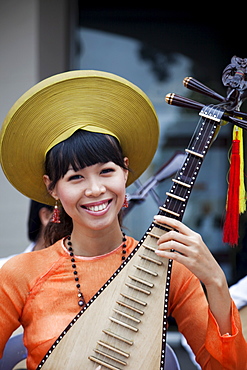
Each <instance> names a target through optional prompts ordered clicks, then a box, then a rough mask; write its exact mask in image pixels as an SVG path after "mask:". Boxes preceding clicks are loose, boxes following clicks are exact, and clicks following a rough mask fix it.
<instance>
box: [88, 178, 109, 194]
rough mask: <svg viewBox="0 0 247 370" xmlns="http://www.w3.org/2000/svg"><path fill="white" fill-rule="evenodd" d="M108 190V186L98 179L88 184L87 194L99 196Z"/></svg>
mask: <svg viewBox="0 0 247 370" xmlns="http://www.w3.org/2000/svg"><path fill="white" fill-rule="evenodd" d="M105 192H106V188H105V186H104V185H103V184H101V183H98V182H97V181H92V182H90V183H89V184H88V185H87V188H86V190H85V195H86V196H87V197H98V196H99V195H101V194H104V193H105Z"/></svg>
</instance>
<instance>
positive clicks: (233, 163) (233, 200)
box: [223, 140, 240, 246]
mask: <svg viewBox="0 0 247 370" xmlns="http://www.w3.org/2000/svg"><path fill="white" fill-rule="evenodd" d="M239 187H240V140H233V141H232V153H231V159H230V170H229V185H228V192H227V206H226V217H225V223H224V228H223V242H224V243H229V244H230V245H231V246H234V245H237V244H238V238H239Z"/></svg>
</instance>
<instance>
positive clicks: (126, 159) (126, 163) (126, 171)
mask: <svg viewBox="0 0 247 370" xmlns="http://www.w3.org/2000/svg"><path fill="white" fill-rule="evenodd" d="M124 164H125V167H126V168H127V169H126V170H125V184H126V182H127V180H128V176H129V170H128V168H129V158H128V157H124Z"/></svg>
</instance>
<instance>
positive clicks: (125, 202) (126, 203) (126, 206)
mask: <svg viewBox="0 0 247 370" xmlns="http://www.w3.org/2000/svg"><path fill="white" fill-rule="evenodd" d="M128 207H129V202H128V197H127V195H125V198H124V203H123V208H128Z"/></svg>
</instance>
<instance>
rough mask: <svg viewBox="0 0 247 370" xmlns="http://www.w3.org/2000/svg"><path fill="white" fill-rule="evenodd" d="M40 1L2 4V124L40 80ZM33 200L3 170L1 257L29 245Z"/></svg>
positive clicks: (15, 0) (13, 0) (0, 178)
mask: <svg viewBox="0 0 247 370" xmlns="http://www.w3.org/2000/svg"><path fill="white" fill-rule="evenodd" d="M37 41H38V0H21V1H20V0H8V1H0V61H1V62H0V96H1V98H0V122H1V124H2V122H3V120H4V117H5V116H6V114H7V112H8V110H9V108H11V106H12V104H13V103H14V102H15V101H16V100H17V99H18V98H19V96H21V95H22V94H23V93H24V92H25V91H26V90H27V89H28V88H29V87H31V86H32V85H34V84H35V83H36V82H37V81H38V63H37V58H38V53H37V45H38V42H37ZM28 204H29V201H28V199H27V198H26V197H24V196H23V195H21V194H20V193H19V192H18V191H17V190H15V189H14V188H13V187H12V186H11V185H10V184H9V182H8V181H7V180H6V178H5V176H4V174H3V172H2V169H0V257H2V256H8V255H9V254H11V253H18V252H20V251H22V250H23V249H25V247H26V246H27V244H28V239H27V236H26V230H27V227H26V223H27V214H28Z"/></svg>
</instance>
